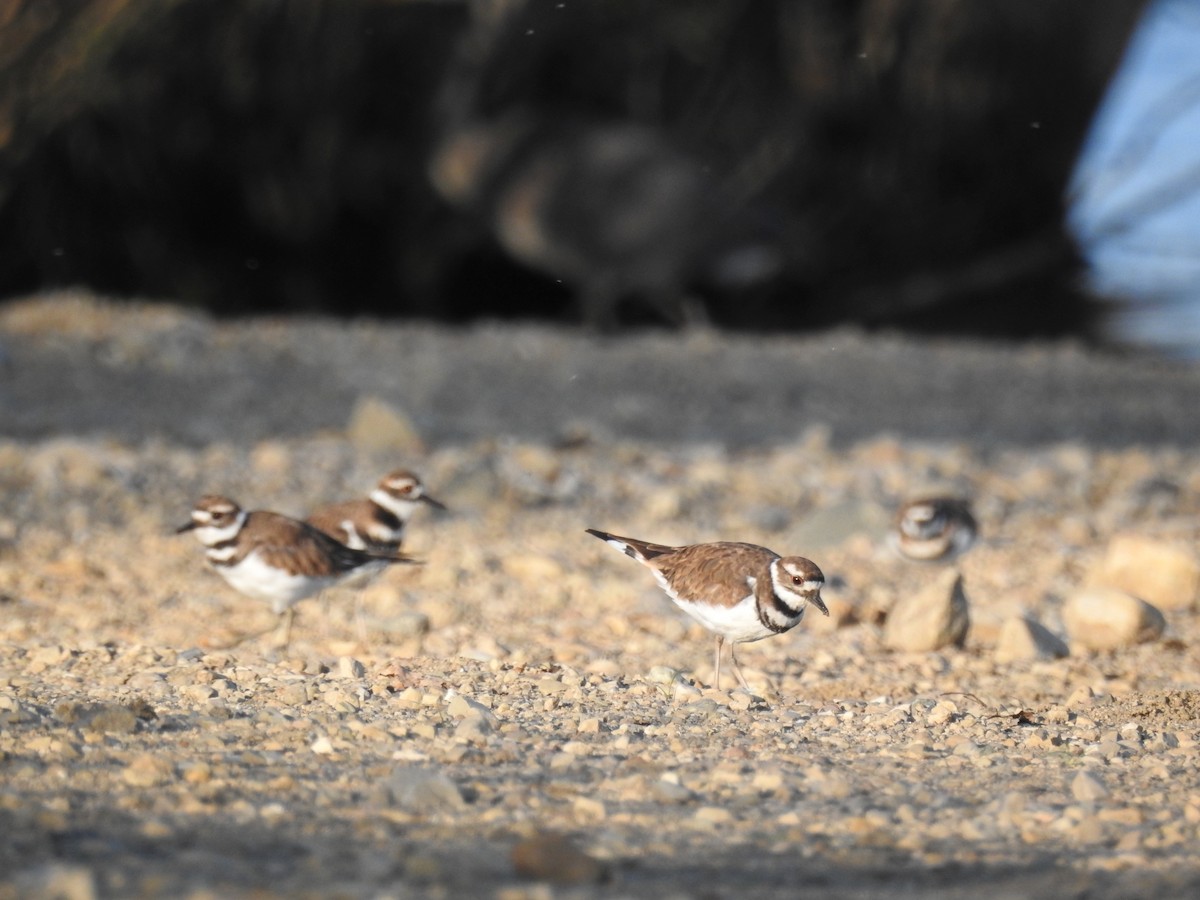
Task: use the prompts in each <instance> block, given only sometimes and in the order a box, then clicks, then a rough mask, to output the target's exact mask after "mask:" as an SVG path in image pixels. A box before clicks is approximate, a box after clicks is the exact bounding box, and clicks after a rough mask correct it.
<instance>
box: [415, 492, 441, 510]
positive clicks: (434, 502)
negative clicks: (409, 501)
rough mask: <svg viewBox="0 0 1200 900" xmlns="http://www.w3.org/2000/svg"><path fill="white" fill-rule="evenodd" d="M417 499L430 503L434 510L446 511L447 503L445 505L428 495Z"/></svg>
mask: <svg viewBox="0 0 1200 900" xmlns="http://www.w3.org/2000/svg"><path fill="white" fill-rule="evenodd" d="M417 499H418V500H420V501H421V502H422V503H428V504H429V505H430V506H432V507H433V508H434V509H443V510H444V509H445V508H446V504H445V503H443V502H442V501H441V500H434V499H433V498H432V497H430V496H429V495H428V494H422V495H421V496H420V497H418V498H417Z"/></svg>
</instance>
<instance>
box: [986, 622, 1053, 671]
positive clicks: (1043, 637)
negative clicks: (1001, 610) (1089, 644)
mask: <svg viewBox="0 0 1200 900" xmlns="http://www.w3.org/2000/svg"><path fill="white" fill-rule="evenodd" d="M1067 652H1068V651H1067V645H1066V643H1065V642H1064V641H1063V640H1062V639H1061V638H1059V637H1058V635H1056V634H1054V633H1053V632H1052V631H1050V630H1049V629H1048V628H1046V627H1045V626H1044V625H1042V624H1040V623H1038V622H1035V621H1033V619H1030V618H1027V617H1026V616H1017V617H1016V618H1014V619H1009V620H1008V621H1006V622H1005V623H1004V624H1003V625H1002V626H1001V628H1000V636H999V638H998V639H997V640H996V651H995V656H996V661H997V662H1013V661H1015V660H1020V659H1058V658H1060V657H1063V656H1066V655H1067Z"/></svg>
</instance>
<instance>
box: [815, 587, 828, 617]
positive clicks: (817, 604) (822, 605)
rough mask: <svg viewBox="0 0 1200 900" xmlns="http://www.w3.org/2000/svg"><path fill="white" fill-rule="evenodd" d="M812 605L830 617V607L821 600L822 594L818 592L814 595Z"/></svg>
mask: <svg viewBox="0 0 1200 900" xmlns="http://www.w3.org/2000/svg"><path fill="white" fill-rule="evenodd" d="M811 602H812V605H813V606H815V607H816V608H817V609H819V610H820V611H821V612H822V613H824V614H825V615H829V607H828V606H826V605H825V601H824V600H822V599H821V592H820V591H817V592H816V593H815V594H813V595H812V600H811Z"/></svg>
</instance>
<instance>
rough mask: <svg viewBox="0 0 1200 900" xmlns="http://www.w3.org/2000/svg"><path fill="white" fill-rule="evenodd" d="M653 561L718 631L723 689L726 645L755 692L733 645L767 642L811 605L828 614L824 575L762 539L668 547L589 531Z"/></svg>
mask: <svg viewBox="0 0 1200 900" xmlns="http://www.w3.org/2000/svg"><path fill="white" fill-rule="evenodd" d="M587 533H588V534H592V535H595V536H596V537H598V538H600V540H602V541H604V542H606V543H608V544H611V545H612V546H614V547H616V548H617V549H618V550H620V551H621V552H622V553H624V554H625V555H626V556H628V557H631V558H632V559H636V560H637V561H638V562H640V563H642V565H644V566H646V567H647V568H648V569H649V570H650V571H651V572H653V573H654V577H655V578H656V579H657V580H658V583H659V585H660V586H661V587H662V589H663V590H664V591H666V592H667V596H669V597H670V598H671V599H672V600H674V601H675V603H676V605H677V606H678V607H679V608H680V609H682V610H683V611H684V612H686V613H687V614H688V615H690V616H691V617H692V618H694V619H695V620H696V621H698V622H699V623H700V624H701V625H703V626H704V627H705V628H707V629H708V630H709V631H711V632H713V633H714V634H715V635H716V639H717V646H716V652H715V654H714V660H713V669H714V675H713V682H714V684H715V686H716V687H717V689H718V690H720V688H721V646H722V645H723V644H724V643H725V641H726V640H728V641H730V647H729V658H730V660H731V661H732V662H733V673H734V675H736V676H737V680H738V684H740V685H741V686H742V687H743V688H746V689H747V690H749V688H748V686H747V684H746V679H745V678H744V677H743V676H742V670H741V668H740V667H739V666H738V661H737V656H736V655H735V654H734V651H733V646H732V645H733V644H740V643H745V642H748V641H760V640H762V639H763V638H766V637H770V636H771V635H773V634H782V633H783V632H785V631H788V630H790V629H792V628H794V627H795V626H796V625H797V624H799V622H800V620H801V619H802V618H804V610H805V608H806V607H807V606H808V604H810V603H811V604H812V605H813V606H815V607H816V608H817V609H819V610H820V611H821V612H823V613H824V614H825V615H829V610H828V609H826V607H825V603H824V601H822V600H821V586H822V585H823V584H824V583H825V576H824V575H822V574H821V570H820V569H819V568H817V566H816V564H815V563H813V562H812V561H811V560H808V559H805V558H804V557H802V556H780V555H779V554H778V553H775V552H773V551H771V550H768V549H767V548H766V547H759V546H757V545H755V544H742V543H733V542H728V541H720V542H717V543H713V544H692V545H690V546H685V547H665V546H663V545H661V544H651V543H648V542H646V541H639V540H636V539H634V538H627V537H618V536H617V535H615V534H608V533H606V532H603V531H597V530H596V529H594V528H589V529H587Z"/></svg>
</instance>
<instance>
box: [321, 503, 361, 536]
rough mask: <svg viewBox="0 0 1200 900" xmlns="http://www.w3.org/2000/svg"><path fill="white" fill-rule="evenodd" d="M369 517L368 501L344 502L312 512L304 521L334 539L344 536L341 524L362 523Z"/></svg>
mask: <svg viewBox="0 0 1200 900" xmlns="http://www.w3.org/2000/svg"><path fill="white" fill-rule="evenodd" d="M370 515H371V503H370V501H369V500H344V501H343V502H341V503H331V504H329V505H328V506H322V507H319V508H318V509H316V510H314V511H313V513H312V514H311V515H310V516H309V517H308V518H307V519H305V521H306V522H307V523H308V524H309V525H312V526H313V527H314V528H317V529H319V530H321V531H323V532H325V533H326V534H328V535H331V536H333V537H335V538H339V539H340V538H343V537H345V536H346V532H345V529H343V528H342V523H343V522H345V521H346V520H347V519H349V520H350V521H351V522H358V521H364V520H366V519H367V518H368V517H369V516H370Z"/></svg>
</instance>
